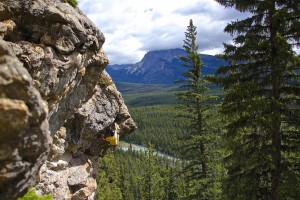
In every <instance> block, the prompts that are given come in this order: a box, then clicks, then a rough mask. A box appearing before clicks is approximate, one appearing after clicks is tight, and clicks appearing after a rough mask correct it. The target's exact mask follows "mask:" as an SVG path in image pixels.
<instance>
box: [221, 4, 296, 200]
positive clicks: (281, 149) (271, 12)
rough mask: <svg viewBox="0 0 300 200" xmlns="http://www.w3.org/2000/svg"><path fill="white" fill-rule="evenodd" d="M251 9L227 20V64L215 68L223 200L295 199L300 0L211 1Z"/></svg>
mask: <svg viewBox="0 0 300 200" xmlns="http://www.w3.org/2000/svg"><path fill="white" fill-rule="evenodd" d="M216 1H217V2H218V3H220V4H221V5H223V6H225V7H230V8H231V7H233V8H235V9H236V10H238V11H240V12H248V13H249V15H251V16H249V17H248V18H246V19H244V20H237V21H235V22H231V23H229V24H228V25H227V26H226V28H225V30H224V31H225V32H227V33H230V34H231V35H235V36H236V37H235V38H234V44H225V45H224V46H225V51H224V55H222V58H224V59H225V60H226V61H227V62H228V63H229V65H228V66H223V67H221V68H219V70H218V71H217V74H218V79H217V81H218V82H219V83H221V84H222V86H223V87H224V89H225V93H226V95H225V99H224V102H223V106H222V113H223V114H224V115H225V117H226V119H227V120H228V124H227V127H226V130H227V132H226V141H227V156H226V158H225V164H226V168H227V170H228V178H227V179H226V180H225V182H224V193H225V194H226V195H227V198H228V199H271V200H278V199H300V194H299V182H300V178H299V175H300V167H299V163H300V150H299V143H300V132H299V131H300V128H299V126H300V115H299V108H300V105H299V103H300V98H299V94H300V83H299V66H300V59H299V55H297V54H296V52H295V51H294V50H293V48H294V47H295V48H299V46H300V41H299V36H300V34H299V33H300V22H299V19H300V11H299V8H300V2H299V1H293V0H253V1H242V0H216Z"/></svg>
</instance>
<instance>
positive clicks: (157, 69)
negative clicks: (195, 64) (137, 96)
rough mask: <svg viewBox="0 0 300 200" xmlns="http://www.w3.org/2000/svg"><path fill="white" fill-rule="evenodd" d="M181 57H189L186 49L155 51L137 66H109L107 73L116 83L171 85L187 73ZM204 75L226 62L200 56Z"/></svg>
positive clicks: (209, 56)
mask: <svg viewBox="0 0 300 200" xmlns="http://www.w3.org/2000/svg"><path fill="white" fill-rule="evenodd" d="M179 56H187V53H186V52H185V50H184V49H180V48H175V49H167V50H154V51H149V52H147V53H146V54H145V55H144V57H143V58H142V60H141V61H139V62H137V63H135V64H115V65H108V66H107V68H106V71H107V72H108V73H109V74H110V75H111V77H112V78H113V79H114V81H116V82H129V83H144V84H171V83H174V81H175V80H178V79H181V78H182V77H181V74H182V73H183V72H185V71H186V68H185V67H183V66H182V61H181V60H180V59H179ZM200 56H201V59H202V62H203V64H204V67H203V69H202V73H203V74H204V75H208V74H214V73H215V71H216V69H217V68H218V67H219V66H220V65H225V64H226V62H225V61H224V60H222V59H220V58H217V57H216V56H212V55H207V54H200Z"/></svg>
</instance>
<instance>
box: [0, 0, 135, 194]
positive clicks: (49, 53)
mask: <svg viewBox="0 0 300 200" xmlns="http://www.w3.org/2000/svg"><path fill="white" fill-rule="evenodd" d="M104 41H105V38H104V35H103V34H102V32H101V31H99V30H98V29H97V28H96V26H95V25H94V24H93V23H92V22H91V21H90V20H89V19H88V18H87V17H86V16H85V15H84V14H83V13H82V12H81V11H80V10H79V9H77V8H73V7H72V6H70V5H69V4H68V3H64V2H61V1H60V0H51V1H50V0H27V1H23V0H22V1H21V0H13V1H12V0H2V1H1V2H0V130H1V135H0V161H1V162H0V196H1V199H4V200H5V199H16V198H17V197H18V196H20V195H22V194H24V192H26V190H27V189H28V188H30V187H33V186H35V188H36V189H37V191H38V193H40V194H48V193H51V194H52V195H53V197H54V199H93V197H94V195H95V190H96V187H97V185H96V176H97V170H98V166H97V164H98V157H99V155H101V154H103V153H104V152H105V150H106V149H107V148H109V144H107V142H105V140H104V136H105V135H106V134H107V130H108V129H109V128H110V127H111V126H112V124H116V126H118V127H119V129H118V133H119V134H120V135H121V136H122V135H125V134H130V133H131V132H132V131H133V130H134V129H135V128H136V125H135V123H134V121H133V119H132V118H131V116H130V114H129V112H128V109H127V107H126V105H125V104H124V100H123V98H122V96H121V94H120V93H119V92H118V91H117V88H116V86H115V85H114V84H113V81H112V80H111V78H110V76H109V74H107V73H106V71H105V67H106V66H107V65H108V58H107V56H106V54H105V52H104V51H103V49H102V45H103V43H104Z"/></svg>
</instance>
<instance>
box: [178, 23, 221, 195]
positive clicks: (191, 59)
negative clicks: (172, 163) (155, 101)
mask: <svg viewBox="0 0 300 200" xmlns="http://www.w3.org/2000/svg"><path fill="white" fill-rule="evenodd" d="M196 35H197V31H196V27H195V26H194V24H193V21H192V20H190V23H189V26H188V27H187V31H186V32H185V40H184V45H183V48H184V49H185V51H186V53H187V56H186V57H185V56H181V57H179V58H180V59H181V60H182V66H184V67H186V68H187V71H186V72H184V73H183V74H182V76H183V80H178V81H176V83H180V84H181V85H180V88H182V89H184V90H183V91H182V92H179V93H177V97H178V99H179V100H181V101H182V102H183V103H182V104H180V105H179V108H180V109H181V111H182V112H181V114H180V117H183V118H185V119H188V123H189V124H188V125H187V130H188V132H189V135H188V136H185V137H184V138H182V140H180V141H181V142H182V144H181V145H180V148H179V149H180V154H181V155H182V159H184V160H187V161H188V162H187V165H186V167H185V168H184V170H185V172H184V173H185V174H187V179H188V180H187V182H188V183H189V184H190V185H189V187H190V191H189V193H190V194H189V198H190V199H218V194H219V193H220V190H219V188H218V181H216V176H217V174H218V173H217V172H216V169H218V168H216V167H215V166H214V165H215V164H216V159H217V158H218V157H219V156H217V153H216V149H215V147H216V142H217V141H218V140H217V134H216V133H214V132H212V130H211V128H210V127H211V126H210V125H211V124H209V122H210V120H211V117H210V108H211V107H212V105H211V104H209V103H210V101H211V100H213V99H214V98H215V97H213V96H210V95H207V94H206V92H207V91H208V90H209V89H208V87H206V84H207V81H206V79H205V78H204V77H203V76H202V75H201V69H202V68H203V63H202V61H201V58H200V54H199V53H198V45H197V44H196Z"/></svg>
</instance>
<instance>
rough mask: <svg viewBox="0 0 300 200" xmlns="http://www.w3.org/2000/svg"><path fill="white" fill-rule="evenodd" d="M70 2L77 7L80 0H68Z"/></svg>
mask: <svg viewBox="0 0 300 200" xmlns="http://www.w3.org/2000/svg"><path fill="white" fill-rule="evenodd" d="M68 3H69V4H70V5H71V6H73V7H74V8H76V7H77V5H78V1H77V0H68Z"/></svg>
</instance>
